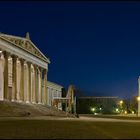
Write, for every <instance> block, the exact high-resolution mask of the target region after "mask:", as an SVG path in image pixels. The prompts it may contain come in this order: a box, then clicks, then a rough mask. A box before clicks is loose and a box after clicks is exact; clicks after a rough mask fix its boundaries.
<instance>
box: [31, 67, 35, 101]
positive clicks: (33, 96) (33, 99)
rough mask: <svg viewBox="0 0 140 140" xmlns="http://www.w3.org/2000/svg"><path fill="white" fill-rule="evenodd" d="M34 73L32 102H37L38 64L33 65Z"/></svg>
mask: <svg viewBox="0 0 140 140" xmlns="http://www.w3.org/2000/svg"><path fill="white" fill-rule="evenodd" d="M33 69H34V70H33V73H34V75H33V81H32V82H33V83H32V85H33V91H32V103H36V66H35V65H33Z"/></svg>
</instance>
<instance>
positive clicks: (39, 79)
mask: <svg viewBox="0 0 140 140" xmlns="http://www.w3.org/2000/svg"><path fill="white" fill-rule="evenodd" d="M37 77H38V104H41V78H42V77H41V70H40V69H39V68H38V76H37Z"/></svg>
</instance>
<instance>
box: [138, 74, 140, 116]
mask: <svg viewBox="0 0 140 140" xmlns="http://www.w3.org/2000/svg"><path fill="white" fill-rule="evenodd" d="M137 101H138V113H137V116H138V117H139V116H140V76H139V78H138V97H137Z"/></svg>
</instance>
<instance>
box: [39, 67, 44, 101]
mask: <svg viewBox="0 0 140 140" xmlns="http://www.w3.org/2000/svg"><path fill="white" fill-rule="evenodd" d="M39 98H40V103H43V96H42V68H40V82H39Z"/></svg>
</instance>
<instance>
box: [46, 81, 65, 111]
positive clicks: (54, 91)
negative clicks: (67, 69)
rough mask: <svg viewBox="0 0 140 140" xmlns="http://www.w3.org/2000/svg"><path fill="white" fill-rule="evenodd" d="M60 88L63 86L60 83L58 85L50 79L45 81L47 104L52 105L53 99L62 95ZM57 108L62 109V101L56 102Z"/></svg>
mask: <svg viewBox="0 0 140 140" xmlns="http://www.w3.org/2000/svg"><path fill="white" fill-rule="evenodd" d="M62 89H63V87H62V86H61V85H58V84H56V83H53V82H50V81H48V82H47V90H48V94H47V95H48V96H47V100H48V101H47V103H48V105H49V106H52V105H53V100H54V99H56V98H61V97H62ZM57 108H58V109H60V110H62V103H58V107H57Z"/></svg>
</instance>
